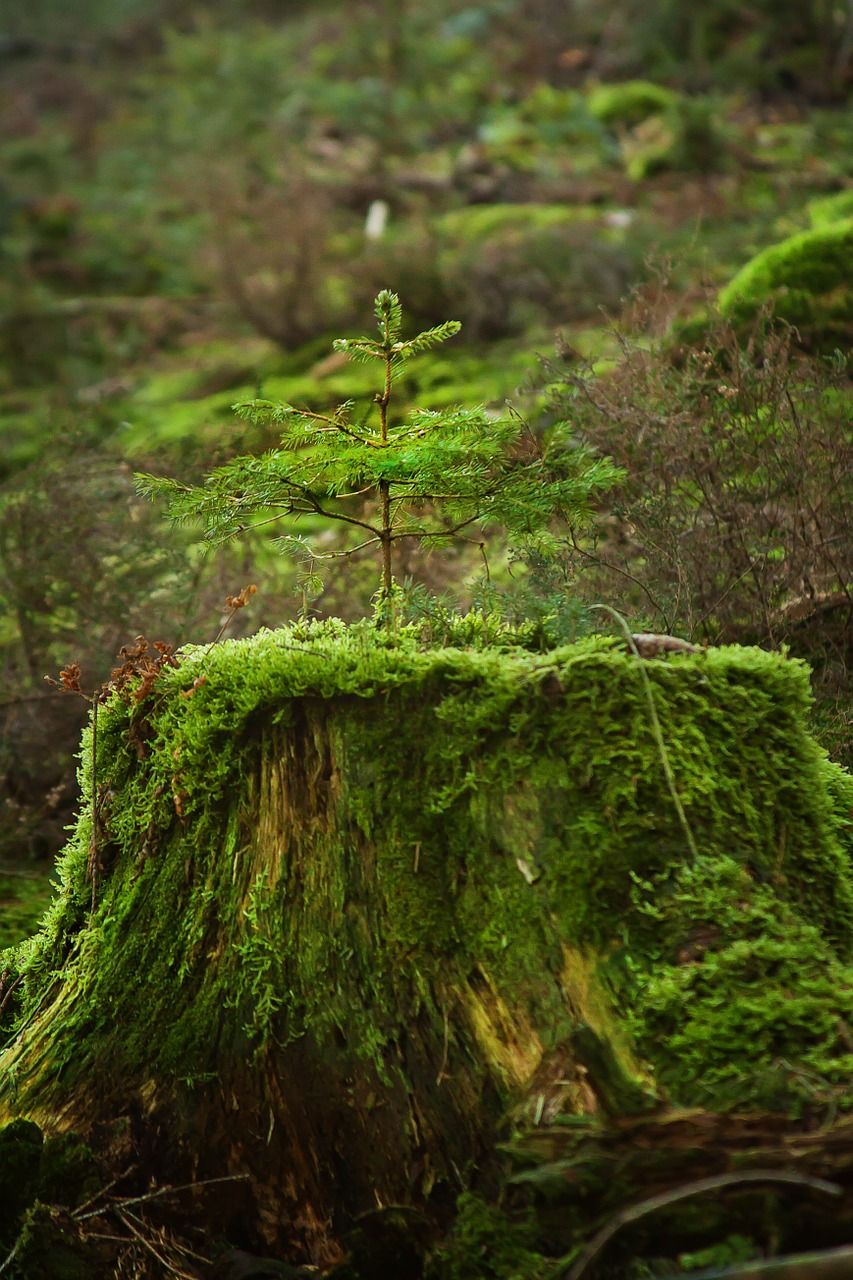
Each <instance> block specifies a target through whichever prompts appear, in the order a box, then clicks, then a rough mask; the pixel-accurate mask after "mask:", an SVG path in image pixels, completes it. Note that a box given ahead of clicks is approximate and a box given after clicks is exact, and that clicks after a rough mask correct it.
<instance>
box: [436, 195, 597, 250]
mask: <svg viewBox="0 0 853 1280" xmlns="http://www.w3.org/2000/svg"><path fill="white" fill-rule="evenodd" d="M599 217H600V213H599V211H598V210H596V209H593V208H590V207H584V206H580V207H579V208H575V209H572V208H567V207H566V205H561V204H480V205H470V206H468V208H465V209H455V210H454V211H453V212H452V213H446V214H444V215H443V216H442V217H441V218H440V219H439V221H438V223H437V227H436V229H437V230H438V231H439V233H440V234H441V235H443V236H447V237H448V238H449V239H450V240H452V241H457V242H459V243H461V244H480V243H482V241H484V240H487V239H489V238H490V237H492V236H495V235H501V234H506V233H515V234H517V235H520V236H523V235H527V234H530V233H532V232H537V231H544V230H547V229H548V228H550V227H563V226H566V227H567V226H572V225H574V224H576V223H578V222H590V221H596V220H597V219H598V218H599Z"/></svg>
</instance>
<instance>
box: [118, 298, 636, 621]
mask: <svg viewBox="0 0 853 1280" xmlns="http://www.w3.org/2000/svg"><path fill="white" fill-rule="evenodd" d="M375 314H376V320H377V324H378V337H360V338H340V339H338V340H337V341H336V342H335V344H334V346H335V349H336V350H337V351H341V352H344V353H346V355H347V356H349V358H350V359H352V360H355V361H358V362H364V363H375V364H376V366H377V373H378V378H377V382H378V389H377V392H376V395H375V396H374V399H373V405H372V407H371V409H369V411H368V413H367V415H366V416H357V414H356V405H355V402H353V401H347V402H346V403H345V404H342V405H339V406H338V407H337V408H336V409H334V410H333V411H331V412H329V413H319V412H315V411H313V410H311V409H307V408H295V407H294V406H293V405H290V404H277V403H274V402H272V401H269V400H261V399H255V400H250V401H247V402H244V403H241V404H237V405H235V406H234V408H235V412H236V413H237V414H238V415H239V416H240V417H242V418H244V419H247V420H249V421H251V422H253V423H255V424H263V425H264V426H267V427H268V426H270V425H273V424H274V425H280V426H281V429H282V434H281V440H280V444H279V445H278V446H277V447H276V448H273V449H271V450H269V451H268V452H267V453H264V454H262V455H261V456H248V457H238V458H234V459H233V460H232V461H230V462H227V463H225V464H224V465H223V466H220V467H218V468H216V470H215V471H213V472H212V473H211V474H210V475H209V476H208V477H207V478H206V480H205V482H204V484H202V485H198V486H188V485H184V484H180V483H178V482H177V481H175V480H171V479H166V478H162V477H155V476H149V475H141V476H138V477H137V480H138V483H139V488H140V492H142V493H143V494H145V495H146V496H149V497H150V496H155V495H162V496H165V497H166V498H167V499H168V514H169V517H170V518H171V519H172V520H173V521H175V522H176V523H186V522H193V521H198V522H200V523H201V524H202V526H203V528H204V538H205V540H206V541H207V542H208V543H209V544H212V545H218V544H221V543H223V542H225V541H227V540H228V539H230V538H233V537H236V536H239V535H240V534H242V533H245V532H247V531H248V530H252V529H257V528H259V527H261V526H264V525H270V524H279V525H280V526H281V528H282V533H281V535H280V536H279V538H278V539H277V541H278V543H279V546H280V548H281V550H282V551H284V552H285V553H286V554H287V555H289V556H291V557H294V558H296V559H297V560H299V561H301V563H302V581H303V584H305V583H309V584H311V585H313V583H314V581H315V580H316V576H317V567H318V563H319V562H321V561H323V560H326V559H332V558H335V557H338V556H352V555H354V554H357V553H359V552H362V551H367V550H369V549H373V550H374V551H375V552H376V553H377V555H378V558H379V561H380V564H381V575H380V592H381V596H382V597H383V598H385V599H387V598H388V597H389V596H390V594H391V592H392V586H393V581H394V579H393V568H394V547H395V544H397V543H399V542H401V541H402V540H403V539H406V538H412V539H415V540H416V541H417V542H419V543H420V544H422V545H427V546H441V545H446V544H447V543H449V542H453V541H454V540H457V539H466V540H468V541H471V542H474V543H475V544H476V545H478V546H479V547H480V548H481V549H482V548H484V546H485V537H486V531H487V530H489V529H491V528H497V527H502V528H504V529H506V530H508V531H509V532H511V533H512V534H514V535H516V536H517V537H521V538H524V537H530V536H533V535H535V534H536V533H537V532H540V531H542V530H543V529H545V528H546V527H547V525H548V523H549V522H550V521H551V520H552V519H553V518H554V516H555V515H556V514H561V515H563V516H567V517H568V518H569V519H571V520H576V519H577V518H578V517H579V516H581V515H582V513H583V512H584V511H585V509H586V508H587V507H588V504H589V499H590V497H591V495H592V494H593V492H595V491H596V490H597V489H599V488H601V487H603V486H604V485H606V484H608V483H609V482H610V481H611V480H612V479H613V477H614V475H615V469H614V468H613V467H612V465H611V464H610V463H609V462H608V461H606V460H604V459H596V458H594V457H593V456H591V455H590V454H589V453H587V452H586V451H584V450H582V449H579V448H576V447H569V446H568V445H567V443H566V441H565V436H564V435H562V434H561V433H559V432H557V433H553V434H554V439H555V443H554V444H553V445H551V446H550V447H547V448H543V447H542V446H541V445H540V443H539V441H538V440H537V439H536V438H535V436H534V435H533V433H532V432H531V430H530V428H529V427H528V426H527V424H526V423H525V422H524V421H523V420H522V419H521V418H520V417H519V416H518V415H515V414H507V415H504V416H501V417H498V418H495V417H494V416H493V415H490V414H489V413H488V412H487V411H486V410H485V409H484V408H482V407H476V408H462V407H457V408H451V409H444V410H441V411H438V412H436V411H432V410H427V409H412V410H410V411H409V412H408V413H407V414H406V415H404V416H402V417H398V416H396V415H394V413H393V412H392V399H393V392H394V383H395V379H396V378H397V376H398V375H399V373H400V372H401V370H402V369H403V368H404V366H405V364H406V362H407V361H409V360H411V359H412V358H413V357H414V356H417V355H420V354H421V353H422V352H425V351H428V350H430V349H431V348H432V347H435V346H437V345H438V344H439V343H442V342H446V341H447V339H448V338H451V337H453V335H454V334H456V333H458V332H459V329H460V327H461V326H460V325H459V324H458V322H457V321H455V320H448V321H446V322H445V323H444V324H440V325H438V326H436V327H435V328H433V329H427V330H425V331H424V332H423V333H419V334H417V336H416V337H414V338H403V337H402V309H401V306H400V301H399V299H398V297H397V295H396V294H395V293H391V292H390V291H389V290H383V291H382V292H381V293H380V294H379V295H378V296H377V298H376V302H375ZM318 516H319V517H323V518H325V519H327V520H329V521H332V522H338V523H340V524H341V525H343V526H345V527H346V529H347V530H348V534H349V536H348V538H347V539H346V541H345V545H344V546H343V547H342V548H341V549H340V550H335V551H326V550H323V551H321V550H320V547H319V546H317V545H316V543H312V541H311V538H310V537H306V536H303V535H302V534H301V533H300V520H302V521H304V520H305V518H306V517H318Z"/></svg>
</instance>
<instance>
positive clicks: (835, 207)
mask: <svg viewBox="0 0 853 1280" xmlns="http://www.w3.org/2000/svg"><path fill="white" fill-rule="evenodd" d="M808 213H809V218H810V220H811V224H812V226H813V227H814V228H815V229H820V228H821V227H828V226H831V225H832V224H833V223H834V222H844V221H846V219H848V218H853V187H851V188H849V189H848V190H847V191H836V193H835V195H832V196H823V197H822V198H821V199H819V200H810V201H809V205H808Z"/></svg>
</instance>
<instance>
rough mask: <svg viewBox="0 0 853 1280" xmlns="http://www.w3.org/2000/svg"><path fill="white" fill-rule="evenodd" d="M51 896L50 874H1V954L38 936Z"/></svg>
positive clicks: (0, 872)
mask: <svg viewBox="0 0 853 1280" xmlns="http://www.w3.org/2000/svg"><path fill="white" fill-rule="evenodd" d="M52 896H53V889H52V886H51V883H50V875H49V873H48V872H44V873H39V872H35V871H34V872H20V871H19V872H16V874H14V875H9V874H8V873H6V874H4V873H3V872H2V871H0V951H2V950H3V949H4V947H10V946H12V945H13V944H14V943H16V942H19V941H20V940H21V939H22V938H26V937H28V936H29V935H30V934H33V933H35V931H36V929H37V927H38V923H39V920H40V919H41V917H42V915H43V914H44V912H45V908H46V907H47V905H48V903H49V902H50V900H51V897H52Z"/></svg>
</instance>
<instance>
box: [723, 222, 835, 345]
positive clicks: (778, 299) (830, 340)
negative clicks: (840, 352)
mask: <svg viewBox="0 0 853 1280" xmlns="http://www.w3.org/2000/svg"><path fill="white" fill-rule="evenodd" d="M851 258H853V219H851V218H849V217H848V218H843V219H840V220H839V221H832V222H830V223H829V224H828V225H825V226H818V227H816V228H815V229H814V230H811V231H801V232H799V234H797V235H795V236H791V237H790V238H789V239H788V240H783V241H782V242H781V244H774V245H770V246H769V247H768V248H766V249H763V250H762V252H761V253H759V254H758V255H757V256H756V257H755V258H753V259H752V261H751V262H748V263H747V264H746V266H745V267H743V268H742V269H741V270H740V271H739V272H738V274H737V275H736V276H735V277H734V279H733V280H732V281H731V282H730V283H729V284H728V285H726V287H725V288H724V289H723V290H722V291H721V293H720V296H719V305H720V311H721V312H722V314H723V315H724V316H727V317H730V318H732V319H734V320H737V321H739V322H743V321H745V320H747V321H748V320H749V319H751V318H752V317H754V316H755V315H756V313H757V312H758V311H760V310H761V309H762V308H771V309H772V311H773V313H774V315H776V316H777V317H779V318H780V319H781V320H786V321H787V322H788V323H789V324H793V325H796V326H797V327H798V328H799V329H801V330H802V331H803V333H804V334H805V335H806V336H811V337H812V339H813V341H815V342H816V343H817V344H819V345H822V346H824V347H826V346H830V347H831V346H832V345H833V344H835V345H838V344H839V343H842V342H843V341H844V339H845V338H846V337H849V335H850V331H851V325H853V290H851V286H850V262H851Z"/></svg>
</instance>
